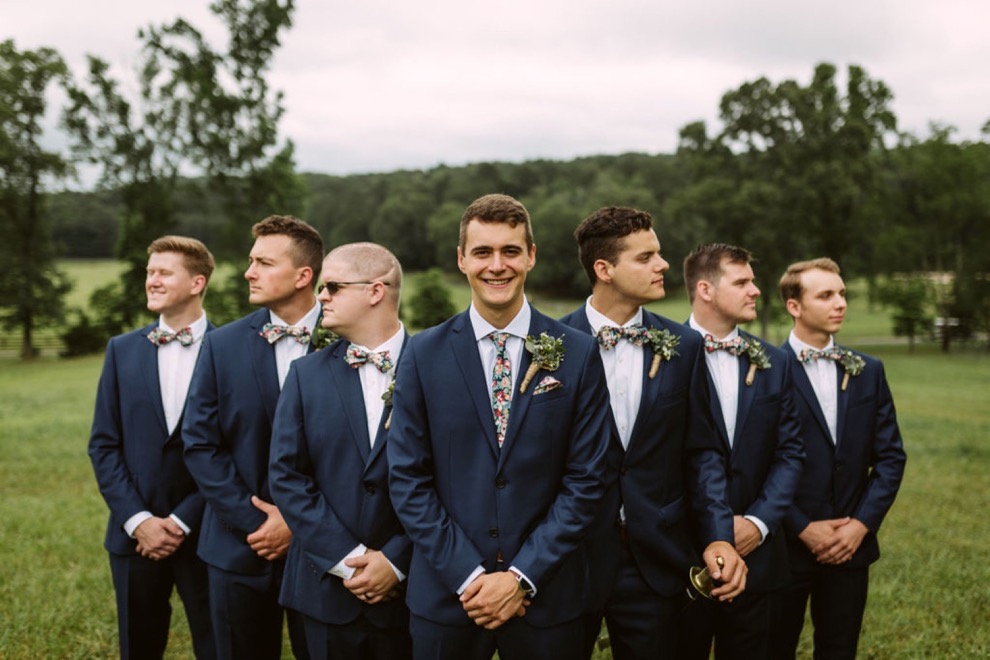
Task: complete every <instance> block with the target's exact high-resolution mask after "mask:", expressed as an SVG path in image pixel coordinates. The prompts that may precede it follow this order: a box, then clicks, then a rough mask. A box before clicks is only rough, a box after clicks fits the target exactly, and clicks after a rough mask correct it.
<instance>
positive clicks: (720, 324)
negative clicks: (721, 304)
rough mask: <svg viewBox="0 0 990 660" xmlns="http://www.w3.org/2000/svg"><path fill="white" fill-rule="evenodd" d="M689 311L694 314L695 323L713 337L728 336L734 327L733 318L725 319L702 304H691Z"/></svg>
mask: <svg viewBox="0 0 990 660" xmlns="http://www.w3.org/2000/svg"><path fill="white" fill-rule="evenodd" d="M691 313H692V314H693V315H694V320H695V321H696V322H697V324H698V325H700V326H701V327H702V328H704V329H705V330H707V331H708V332H710V333H712V336H713V337H715V339H721V338H723V337H728V336H729V333H731V332H732V331H733V330H735V329H736V322H735V321H734V320H733V319H727V318H725V317H724V316H722V315H721V314H718V313H715V312H713V311H712V310H709V309H708V308H707V307H705V306H703V305H695V306H693V307H692V308H691Z"/></svg>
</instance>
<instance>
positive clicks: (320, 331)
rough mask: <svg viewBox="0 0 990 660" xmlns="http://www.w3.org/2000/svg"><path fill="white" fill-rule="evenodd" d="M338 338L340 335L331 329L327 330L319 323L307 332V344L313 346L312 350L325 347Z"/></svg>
mask: <svg viewBox="0 0 990 660" xmlns="http://www.w3.org/2000/svg"><path fill="white" fill-rule="evenodd" d="M338 339H340V337H339V336H338V335H337V333H335V332H333V331H332V330H327V329H326V328H324V327H323V326H322V325H321V324H317V326H316V327H315V328H313V331H312V332H311V333H309V345H310V346H312V347H313V350H314V351H318V350H320V349H321V348H326V347H327V346H329V345H330V344H332V343H334V342H335V341H337V340H338Z"/></svg>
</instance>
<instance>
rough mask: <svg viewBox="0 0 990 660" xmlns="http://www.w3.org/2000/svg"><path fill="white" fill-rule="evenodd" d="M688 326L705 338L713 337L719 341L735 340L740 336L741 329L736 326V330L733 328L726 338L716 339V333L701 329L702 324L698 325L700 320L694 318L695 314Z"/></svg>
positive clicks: (689, 320)
mask: <svg viewBox="0 0 990 660" xmlns="http://www.w3.org/2000/svg"><path fill="white" fill-rule="evenodd" d="M688 325H689V326H690V327H691V328H693V329H695V330H697V331H698V332H700V333H701V335H702V336H704V335H711V336H712V337H713V338H715V339H716V340H718V341H732V340H733V339H735V338H736V337H738V336H739V327H738V326H736V327H735V328H732V332H730V333H729V334H727V335H726V336H724V337H715V333H713V332H708V331H707V330H705V329H704V328H702V327H701V324H700V323H698V320H697V319H696V318H694V314H692V315H691V317H690V318H688Z"/></svg>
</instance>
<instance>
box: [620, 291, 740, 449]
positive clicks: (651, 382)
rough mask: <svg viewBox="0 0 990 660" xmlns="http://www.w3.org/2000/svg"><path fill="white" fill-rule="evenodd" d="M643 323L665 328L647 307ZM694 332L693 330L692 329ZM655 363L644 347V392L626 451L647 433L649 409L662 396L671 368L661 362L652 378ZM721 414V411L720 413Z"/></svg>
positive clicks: (648, 350) (652, 326)
mask: <svg viewBox="0 0 990 660" xmlns="http://www.w3.org/2000/svg"><path fill="white" fill-rule="evenodd" d="M643 325H645V326H646V327H647V328H656V329H658V330H663V329H664V325H663V322H662V321H661V320H660V318H659V317H657V316H654V315H653V314H650V313H649V312H647V311H646V310H645V309H644V310H643ZM692 332H693V331H692ZM652 363H653V351H651V350H650V349H649V348H648V347H644V348H643V393H642V396H641V397H640V400H639V409H638V410H637V411H636V422H635V423H634V424H633V430H632V433H631V434H630V435H629V446H628V447H626V451H627V452H628V451H630V450H631V449H632V448H633V445H635V443H636V439H637V438H639V436H640V435H643V434H644V433H647V429H646V428H645V424H646V418H647V417H649V411H650V409H651V408H653V407H654V406H655V405H656V402H657V399H659V398H660V392H662V391H663V384H664V379H665V378H666V376H667V372H668V371H670V370H669V369H665V368H664V367H665V366H667V365H665V364H664V363H663V362H661V363H660V369H659V370H657V374H656V376H654V377H653V378H650V366H651V365H652ZM719 415H721V413H719Z"/></svg>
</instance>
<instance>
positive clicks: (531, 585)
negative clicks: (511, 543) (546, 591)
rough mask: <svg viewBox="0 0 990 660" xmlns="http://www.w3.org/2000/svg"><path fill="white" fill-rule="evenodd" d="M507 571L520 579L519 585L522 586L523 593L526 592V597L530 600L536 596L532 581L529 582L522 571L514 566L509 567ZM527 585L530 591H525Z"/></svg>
mask: <svg viewBox="0 0 990 660" xmlns="http://www.w3.org/2000/svg"><path fill="white" fill-rule="evenodd" d="M509 570H510V571H512V572H513V573H515V574H516V575H518V576H520V577H522V581H521V582H520V585H521V586H522V588H523V591H525V592H526V595H527V596H529V597H530V598H532V597H533V596H535V595H536V585H535V584H533V581H532V580H530V579H529V578H528V577H526V574H525V573H523V572H522V571H520V570H519V569H518V568H516V567H515V566H509ZM527 585H528V586H529V587H530V589H527V588H526V586H527Z"/></svg>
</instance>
